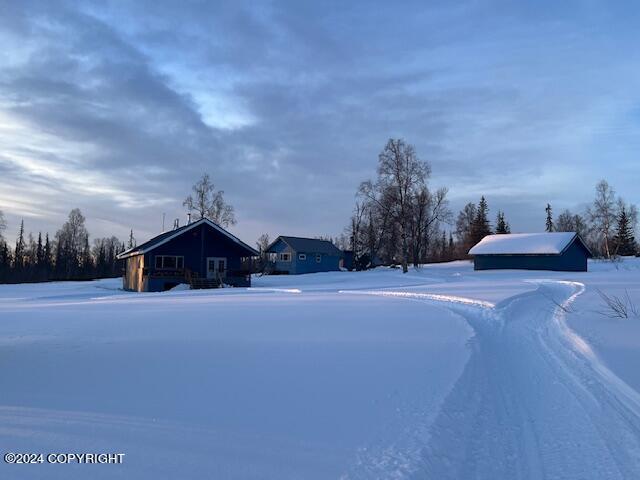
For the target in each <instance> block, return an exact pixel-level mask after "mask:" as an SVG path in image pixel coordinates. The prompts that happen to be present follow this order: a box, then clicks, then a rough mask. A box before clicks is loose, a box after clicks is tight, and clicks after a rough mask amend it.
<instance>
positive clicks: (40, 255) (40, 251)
mask: <svg viewBox="0 0 640 480" xmlns="http://www.w3.org/2000/svg"><path fill="white" fill-rule="evenodd" d="M36 265H37V266H38V269H42V267H43V266H44V248H43V246H42V232H38V245H37V247H36Z"/></svg>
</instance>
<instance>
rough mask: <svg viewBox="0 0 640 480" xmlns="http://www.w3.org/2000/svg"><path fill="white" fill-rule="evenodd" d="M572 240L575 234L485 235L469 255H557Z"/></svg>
mask: <svg viewBox="0 0 640 480" xmlns="http://www.w3.org/2000/svg"><path fill="white" fill-rule="evenodd" d="M574 238H576V234H575V232H552V233H509V234H504V235H487V236H486V237H484V238H483V239H482V240H480V242H478V243H477V244H476V245H475V246H474V247H473V248H472V249H471V250H469V255H518V254H521V255H536V254H538V255H558V254H560V253H562V252H563V251H564V250H565V249H566V248H567V247H568V246H569V245H571V243H572V242H573V239H574ZM577 238H580V237H577Z"/></svg>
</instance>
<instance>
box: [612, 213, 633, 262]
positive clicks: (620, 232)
mask: <svg viewBox="0 0 640 480" xmlns="http://www.w3.org/2000/svg"><path fill="white" fill-rule="evenodd" d="M617 220H618V221H617V225H616V234H615V237H614V238H613V243H614V245H615V248H616V253H617V254H618V255H623V256H626V255H635V254H636V247H637V246H636V240H635V238H634V236H633V227H632V225H631V220H630V218H629V215H628V213H627V209H626V207H625V206H624V205H623V206H622V207H621V209H620V213H619V214H618V218H617Z"/></svg>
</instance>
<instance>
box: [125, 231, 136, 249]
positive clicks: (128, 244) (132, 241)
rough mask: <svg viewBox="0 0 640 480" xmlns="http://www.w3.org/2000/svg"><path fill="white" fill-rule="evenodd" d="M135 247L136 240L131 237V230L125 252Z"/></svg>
mask: <svg viewBox="0 0 640 480" xmlns="http://www.w3.org/2000/svg"><path fill="white" fill-rule="evenodd" d="M135 246H136V239H135V237H134V236H133V229H131V231H130V232H129V241H128V242H127V250H130V249H132V248H133V247H135Z"/></svg>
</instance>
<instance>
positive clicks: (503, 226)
mask: <svg viewBox="0 0 640 480" xmlns="http://www.w3.org/2000/svg"><path fill="white" fill-rule="evenodd" d="M496 233H498V234H505V233H511V228H510V227H509V224H508V223H507V222H506V221H505V219H504V212H500V211H499V212H498V218H497V219H496Z"/></svg>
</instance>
